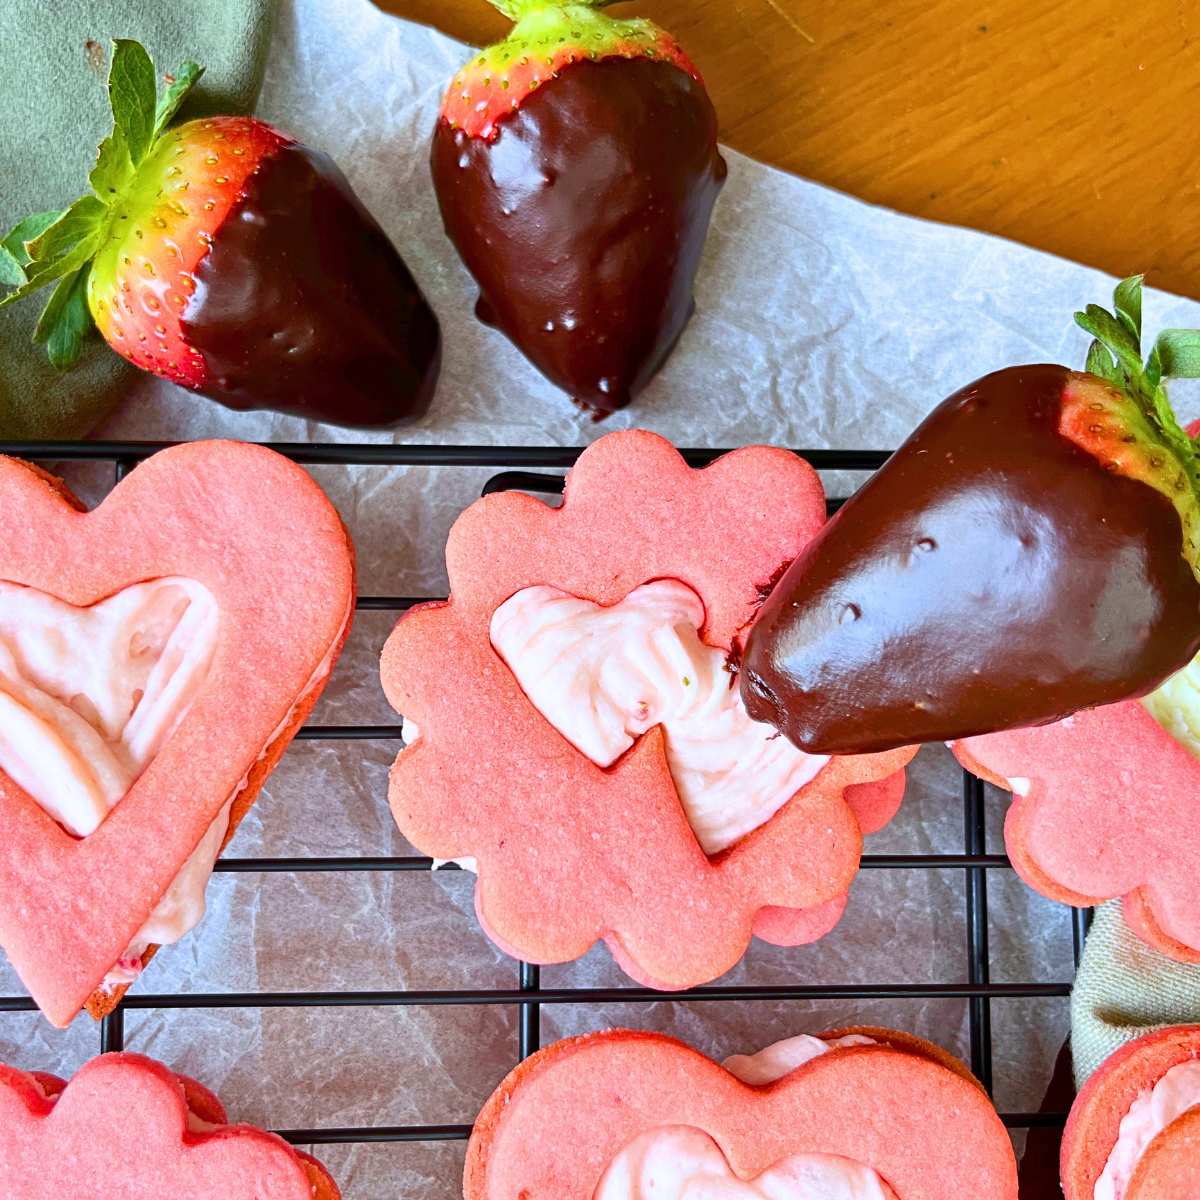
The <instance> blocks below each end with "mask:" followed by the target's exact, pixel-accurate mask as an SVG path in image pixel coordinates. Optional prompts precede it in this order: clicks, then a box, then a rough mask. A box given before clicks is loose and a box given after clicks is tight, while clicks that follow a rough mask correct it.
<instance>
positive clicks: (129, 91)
mask: <svg viewBox="0 0 1200 1200" xmlns="http://www.w3.org/2000/svg"><path fill="white" fill-rule="evenodd" d="M108 97H109V100H110V102H111V103H112V112H113V129H114V130H115V132H117V133H118V134H120V135H121V137H122V138H123V139H124V142H125V145H126V146H127V147H128V149H129V158H130V161H131V162H132V163H133V165H134V166H135V167H137V166H138V165H139V164H140V163H141V161H142V159H144V158H145V157H146V152H147V151H148V150H149V149H150V143H151V141H152V140H153V138H154V118H155V111H156V109H157V106H158V81H157V79H156V78H155V75H154V64H153V63H152V62H151V61H150V55H149V54H147V53H146V49H145V47H144V46H143V45H142V44H141V43H140V42H134V41H130V40H129V39H128V38H117V39H116V40H115V41H114V42H113V53H112V64H111V65H110V67H109V70H108Z"/></svg>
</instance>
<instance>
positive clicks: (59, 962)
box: [0, 442, 354, 1025]
mask: <svg viewBox="0 0 1200 1200" xmlns="http://www.w3.org/2000/svg"><path fill="white" fill-rule="evenodd" d="M0 584H4V585H8V587H7V588H6V589H5V590H6V591H7V592H8V594H9V597H10V601H12V602H14V603H15V600H21V599H24V600H26V601H30V602H31V603H32V605H33V608H34V609H38V610H39V611H43V610H44V609H45V608H46V607H47V606H48V607H49V608H54V606H55V605H56V604H57V605H62V606H70V608H74V609H76V610H82V611H81V612H79V613H77V614H76V615H75V617H74V618H68V619H67V626H68V627H73V629H74V632H75V633H78V632H79V629H80V623H82V626H83V627H86V626H87V625H88V623H89V616H88V615H87V614H88V613H89V612H90V614H91V619H93V620H94V619H96V618H97V614H99V615H100V616H103V617H105V618H114V615H115V614H116V613H117V612H118V611H119V610H120V608H121V606H122V605H123V604H129V605H130V606H131V608H133V609H136V608H137V607H138V605H139V604H140V602H141V601H142V600H147V601H148V602H150V603H151V609H150V610H147V613H146V615H148V616H150V617H152V619H151V620H150V626H153V627H154V629H155V630H157V632H155V633H153V634H152V635H151V640H152V641H155V642H156V644H157V643H159V642H161V645H162V649H163V654H162V655H161V656H160V657H159V659H158V662H157V664H156V666H155V667H154V668H152V669H151V670H150V672H149V673H147V675H146V684H147V685H148V686H149V685H151V683H152V682H153V686H154V687H156V688H157V687H158V685H159V684H160V683H161V684H162V685H163V687H164V688H166V690H167V691H168V692H169V691H170V690H171V688H181V689H183V690H185V691H186V690H188V688H187V687H185V686H184V685H185V684H188V683H189V681H190V684H192V685H194V689H193V694H192V695H191V698H190V700H185V702H184V703H183V704H181V705H178V706H177V707H178V711H177V712H176V713H175V717H176V718H177V719H172V717H171V716H170V715H168V716H167V718H166V723H167V726H169V729H168V728H167V727H166V726H164V727H162V728H160V729H159V730H158V731H157V733H155V732H154V731H153V730H152V729H151V728H150V727H149V726H147V727H146V728H144V729H143V728H142V727H141V725H140V723H135V722H137V718H138V714H139V713H140V712H141V705H140V704H138V705H135V706H133V708H131V709H130V716H131V718H133V719H132V720H131V721H130V722H128V723H126V724H125V725H122V722H121V715H120V710H121V708H122V703H121V702H120V701H117V702H115V703H114V705H113V707H112V708H111V709H108V700H107V699H106V696H105V692H106V687H105V686H104V685H100V684H98V685H97V686H96V687H95V688H93V689H92V693H91V694H92V699H91V700H86V697H87V696H88V694H89V693H88V691H87V690H81V691H79V692H73V693H72V695H71V697H69V698H68V701H74V702H75V706H76V707H75V711H76V712H77V713H78V712H79V709H80V708H82V709H83V711H84V713H85V714H86V720H85V722H84V723H86V724H89V725H90V724H91V722H92V721H93V720H95V721H96V722H97V724H96V725H95V726H92V728H93V732H95V729H96V728H106V729H108V730H109V731H110V732H112V733H117V732H118V730H119V729H124V732H125V734H126V735H127V736H130V737H132V736H133V735H136V738H135V739H134V740H135V746H136V749H135V753H134V754H133V755H132V756H130V755H129V751H130V744H129V743H128V742H125V741H123V740H122V739H121V738H120V737H119V736H118V737H116V738H114V739H112V740H111V742H110V745H109V747H108V749H109V751H110V752H111V753H112V755H113V756H115V758H116V759H117V760H118V762H119V761H120V760H121V759H122V758H124V759H125V763H124V768H125V770H126V771H127V772H128V774H129V776H130V777H131V780H132V782H131V783H130V785H129V786H128V787H127V789H126V790H125V792H124V794H123V795H122V796H121V797H120V798H119V801H118V802H117V803H116V804H115V806H110V807H108V808H107V810H106V814H101V813H100V812H99V808H100V807H101V806H102V805H101V804H100V803H99V802H97V801H96V800H95V795H96V793H93V794H92V795H93V799H92V801H91V802H90V803H91V805H92V808H91V812H92V816H93V817H95V816H97V815H100V816H102V820H100V822H99V824H97V825H95V826H94V827H93V828H92V829H91V832H88V833H87V834H86V836H83V837H78V836H75V834H74V833H71V832H68V831H67V829H66V828H64V827H63V825H60V824H59V822H58V820H56V818H55V817H54V816H53V815H51V811H47V808H49V809H51V810H52V811H53V810H54V808H55V805H56V804H57V806H58V807H59V808H60V809H61V808H63V807H65V805H64V796H65V794H66V793H65V792H58V791H56V793H55V794H56V800H55V801H54V802H53V803H50V804H48V805H47V806H46V807H43V805H42V804H41V803H39V801H38V799H37V798H36V797H35V796H34V795H32V794H30V791H29V790H27V789H26V788H25V787H24V786H22V785H21V783H19V782H18V781H17V780H16V779H14V778H13V777H12V775H11V774H10V773H9V772H8V771H6V770H0V828H3V830H4V837H3V838H2V839H0V945H2V946H3V948H4V949H5V951H6V952H7V954H8V956H9V959H10V960H11V962H12V964H13V966H14V967H15V968H16V970H17V972H18V974H19V975H20V976H21V978H22V980H23V981H24V983H25V985H26V986H27V987H28V988H29V990H30V993H31V994H32V995H33V998H34V999H35V1000H36V1001H37V1003H38V1005H39V1006H40V1007H41V1008H42V1010H43V1012H44V1013H45V1014H46V1015H47V1017H48V1018H49V1019H50V1020H51V1021H53V1022H54V1023H55V1024H59V1025H65V1024H66V1023H68V1022H69V1021H70V1020H71V1019H72V1017H74V1016H75V1014H76V1013H77V1012H78V1011H79V1009H80V1007H81V1006H82V1005H83V1004H84V1003H85V1002H87V1003H89V1007H90V1008H91V1010H92V1011H93V1013H94V1014H96V1015H99V1014H100V1013H102V1012H103V1011H106V1010H107V1009H109V1008H111V1007H112V1005H113V1004H114V1003H115V1002H116V1000H117V999H119V995H120V990H121V989H120V988H119V987H114V988H112V989H110V990H109V991H106V992H103V993H102V992H99V991H98V990H97V989H98V988H99V987H100V984H101V982H102V981H103V980H104V979H105V977H106V975H107V973H108V972H109V970H110V969H111V968H112V967H113V965H114V964H116V963H117V962H118V960H120V959H121V958H122V956H123V955H124V954H125V953H126V951H127V950H128V949H129V948H130V946H131V944H133V943H134V941H135V937H136V935H137V934H138V932H139V931H140V930H142V929H143V928H144V927H146V926H147V922H148V918H149V917H150V916H151V914H152V912H154V910H155V909H156V906H158V905H159V903H160V902H162V901H163V899H164V897H165V896H166V895H167V893H168V891H169V890H170V889H171V887H172V884H173V883H174V881H175V880H176V879H177V878H178V877H179V876H180V874H181V872H182V871H183V870H184V868H185V867H186V866H188V864H189V863H190V860H191V859H192V856H193V855H194V854H197V853H199V847H200V846H201V843H202V842H203V841H204V839H205V838H206V837H209V836H210V835H211V831H212V829H213V826H214V822H216V821H217V820H218V819H219V818H220V816H221V814H222V812H223V810H225V808H226V807H227V806H228V808H229V819H228V823H227V824H228V829H227V831H226V832H225V833H224V835H223V837H221V838H218V839H217V841H218V843H219V842H221V841H225V840H228V838H229V837H230V836H231V835H232V832H233V830H234V829H235V828H236V826H237V823H238V821H239V820H240V819H241V817H242V816H243V815H244V813H245V812H246V810H247V809H248V807H249V805H250V804H251V802H252V801H253V799H254V797H255V796H256V795H257V792H258V790H259V788H260V787H261V785H262V782H263V780H264V779H265V778H266V775H267V774H268V772H269V771H270V769H271V767H273V766H274V764H275V762H276V761H277V760H278V758H279V756H280V755H281V754H282V753H283V750H284V748H285V747H286V745H287V743H288V742H289V741H290V740H291V737H292V735H293V734H294V733H295V731H296V729H297V728H299V726H300V724H301V723H302V722H303V719H304V717H305V716H306V715H307V713H308V712H309V710H310V709H311V708H312V705H313V704H314V703H315V702H316V698H317V696H318V695H319V693H320V690H321V688H322V687H323V685H324V683H325V681H326V679H327V678H328V676H329V673H330V671H331V670H332V666H333V662H334V659H335V658H336V656H337V651H338V650H339V648H340V646H341V643H342V640H343V639H344V637H345V633H346V630H347V628H348V626H349V619H350V615H351V612H352V608H353V599H354V563H353V552H352V549H351V547H350V544H349V541H348V539H347V537H346V532H345V530H344V528H343V527H342V524H341V521H340V520H339V518H338V515H337V513H336V511H335V510H334V508H333V506H332V505H331V504H330V503H329V501H328V500H327V499H326V498H325V496H324V494H323V493H322V492H321V491H320V489H319V488H318V487H317V486H316V485H315V484H314V483H313V482H312V480H311V479H310V478H309V476H308V475H307V474H306V473H305V472H304V471H303V470H302V469H301V468H300V467H298V466H296V465H295V464H294V463H291V462H289V461H288V460H287V459H285V458H283V457H282V456H281V455H278V454H275V453H274V452H272V451H270V450H267V449H265V448H263V447H258V446H249V445H243V444H241V443H237V442H198V443H193V444H191V445H185V446H177V447H173V448H171V449H168V450H164V451H162V452H161V453H159V454H156V455H154V456H153V457H152V458H150V459H148V460H147V461H146V462H144V463H143V464H141V465H140V466H139V467H137V468H136V469H135V470H134V471H133V472H132V473H131V474H129V475H128V476H127V477H126V478H125V479H124V480H122V481H121V482H120V483H119V484H118V485H117V487H116V488H115V489H114V490H113V491H112V493H111V494H110V495H109V496H108V497H107V498H106V499H105V500H104V502H103V503H102V504H101V505H100V506H99V507H98V508H96V509H95V510H94V511H92V512H86V511H82V510H81V508H80V506H79V505H78V504H77V503H76V502H75V501H74V499H73V497H71V496H70V494H69V493H68V492H66V490H65V489H64V488H63V487H62V486H61V485H60V484H58V482H57V481H55V480H53V479H51V478H50V477H49V476H47V475H45V474H44V473H43V472H41V471H38V470H37V469H35V468H32V467H30V466H28V465H26V464H24V463H21V462H19V461H17V460H15V459H0ZM139 585H145V588H144V590H143V591H140V592H139V591H138V587H139ZM174 588H178V589H181V590H183V591H186V592H187V593H188V595H189V597H190V600H189V604H188V606H187V607H186V609H184V610H183V611H182V612H180V613H179V625H177V626H171V622H172V620H173V619H174V616H173V614H174V613H175V610H176V608H177V607H178V601H179V600H180V599H181V598H182V597H180V596H177V595H175V594H174V592H173V591H172V590H171V589H174ZM10 589H27V591H25V592H13V591H11V590H10ZM156 593H157V596H156ZM37 594H40V595H41V600H40V601H39V600H38V598H37ZM14 597H15V600H14ZM206 597H207V599H206ZM210 601H211V603H210ZM155 603H161V604H163V605H164V613H160V614H158V615H157V616H156V615H155V612H156V610H155V609H154V608H153V605H154V604H155ZM39 605H40V608H39ZM106 605H109V606H112V607H106ZM18 607H20V606H19V605H18ZM61 611H69V609H64V610H61ZM164 614H165V615H164ZM26 615H28V614H26ZM160 618H161V619H162V620H163V621H165V624H166V626H171V628H172V630H173V631H174V632H181V631H183V627H184V626H185V624H186V625H190V620H191V619H195V620H196V621H197V622H198V624H199V625H200V626H201V627H202V628H203V627H206V626H207V625H208V623H209V622H210V621H211V622H215V625H216V635H215V642H214V643H213V644H212V645H211V647H208V648H203V649H202V650H201V652H200V653H199V654H198V655H197V657H196V658H195V660H194V661H192V662H191V665H190V666H184V665H180V666H179V667H178V668H175V667H172V665H171V662H170V661H165V660H167V656H168V655H171V656H173V649H172V639H171V636H170V633H165V640H162V638H163V636H164V631H165V626H161V625H159V624H158V621H159V619H160ZM21 623H22V624H23V623H24V622H23V621H22V622H21ZM137 625H138V622H137V620H135V621H134V623H133V626H132V627H130V628H131V633H130V640H129V642H128V643H127V644H125V645H124V646H122V645H121V639H120V638H117V639H116V640H115V641H113V642H111V643H108V645H109V648H110V649H112V650H113V651H114V653H115V654H116V659H115V662H114V661H110V662H108V663H105V662H103V661H102V660H101V659H100V658H99V656H97V659H96V662H95V664H94V665H95V668H96V672H97V678H98V679H101V680H102V679H104V678H106V672H107V671H109V670H111V669H113V668H114V667H115V668H116V669H117V670H118V672H119V671H121V670H124V669H125V668H127V667H128V666H129V663H130V659H131V658H135V659H136V657H137V652H138V651H139V650H140V651H145V650H147V649H148V645H147V644H146V643H145V642H144V639H145V637H146V635H147V633H148V630H149V627H146V628H141V629H140V630H139V629H137V628H136V626H137ZM135 633H140V635H141V636H140V637H139V638H138V640H137V641H136V643H135V640H134V634H135ZM57 636H58V635H57V634H55V635H47V637H44V638H34V639H33V641H34V642H35V643H36V644H37V645H38V646H40V647H41V649H40V650H39V651H38V653H40V654H46V655H48V657H51V658H53V656H54V655H53V653H51V652H49V651H47V650H46V646H47V645H49V644H51V643H53V642H54V641H55V639H56V638H57ZM206 637H207V635H206V634H205V633H203V632H202V631H201V632H200V633H198V634H197V638H198V641H197V640H195V639H193V637H192V636H191V634H188V636H186V637H183V638H181V640H180V643H179V648H182V645H183V643H184V642H186V643H187V644H188V645H189V646H191V647H193V649H194V648H196V647H197V646H200V647H204V645H205V642H206ZM28 640H29V639H28V638H27V637H25V638H24V639H23V642H28ZM19 642H21V643H22V644H23V642H22V639H17V640H16V641H14V640H13V639H12V638H11V637H6V638H5V645H6V647H7V652H8V654H9V655H14V653H19V654H20V655H21V657H22V660H23V665H22V666H21V667H20V668H19V673H20V675H21V678H22V679H23V680H24V681H25V684H24V691H23V693H22V695H23V697H24V700H25V701H26V706H25V712H26V713H28V712H29V711H30V710H29V703H32V704H33V706H34V710H35V711H36V708H37V706H38V705H39V704H44V703H46V702H47V700H46V698H47V697H49V698H50V699H54V696H53V688H50V689H47V688H45V687H40V686H33V685H31V684H30V683H29V677H30V674H31V673H32V674H36V673H37V671H36V670H35V669H34V666H33V665H32V663H31V661H30V658H29V655H30V650H29V647H28V646H25V648H24V649H22V648H21V646H20V645H18V643H19ZM14 646H16V647H17V650H16V651H15V652H14V649H13V647H14ZM98 648H99V647H97V649H98ZM58 650H59V651H61V650H62V647H61V646H59V647H58ZM35 657H36V655H35ZM65 657H66V658H71V657H74V658H75V659H76V662H75V664H74V668H73V670H72V671H68V672H66V674H65V676H64V680H65V679H67V678H70V679H74V680H78V679H79V678H81V675H80V674H78V673H77V672H85V671H86V667H87V663H86V659H84V658H83V657H82V654H76V655H74V656H72V654H71V653H70V652H66V653H65ZM205 661H207V665H204V663H205ZM40 669H41V668H38V670H40ZM13 674H14V672H13V671H9V672H8V673H7V676H6V677H7V678H8V679H9V680H10V682H9V684H8V685H6V687H5V690H6V692H8V693H10V694H11V692H12V691H13V690H14V689H13V688H12V686H11V678H12V676H13ZM135 674H136V672H135ZM201 676H203V678H200V677H201ZM168 681H169V682H168ZM71 686H73V685H72V684H70V683H64V689H63V690H64V691H65V690H69V689H70V687H71ZM116 690H117V691H118V692H119V691H120V690H121V689H116ZM134 690H135V691H136V688H135V689H134ZM37 692H40V693H41V695H42V699H40V700H39V699H37V698H36V696H35V695H34V694H35V693H37ZM147 695H149V692H147ZM31 696H34V699H32V700H30V697H31ZM78 697H84V698H85V699H78ZM109 699H111V695H110V696H109ZM145 699H146V696H143V697H142V700H143V701H144V700H145ZM97 700H99V701H100V703H97ZM127 702H128V700H127V701H126V703H127ZM167 707H168V709H172V708H173V707H175V706H174V705H172V704H168V706H167ZM91 709H95V711H94V712H92V711H90V710H91ZM184 709H186V711H184ZM102 710H105V711H102ZM152 711H156V709H155V707H154V705H152V706H151V708H148V709H146V710H145V712H146V715H147V716H149V715H150V714H151V712H152ZM156 743H157V750H156V751H155V744H156ZM10 752H11V748H10ZM141 758H145V759H146V762H145V764H144V765H143V764H142V763H141V762H140V761H136V760H140V759H141ZM112 765H113V764H112V761H111V758H110V760H109V761H108V767H110V768H111V767H112ZM21 770H22V768H18V773H20V772H21ZM88 770H89V771H91V772H92V773H93V780H94V778H95V775H96V774H97V773H99V774H101V775H103V774H104V768H103V766H102V764H101V763H100V762H90V763H89V764H88ZM44 778H45V775H44V773H43V772H39V771H34V772H32V775H31V777H30V778H29V779H27V782H31V783H32V784H33V788H32V790H33V791H35V792H36V791H37V790H38V788H39V786H40V785H39V784H38V783H37V782H36V779H43V780H44ZM109 783H110V785H111V786H110V791H109V792H107V793H106V792H105V790H104V788H100V790H99V794H101V795H105V796H106V799H105V800H104V801H103V804H104V805H107V803H108V797H109V796H110V795H111V794H115V793H116V791H117V790H119V788H120V784H121V781H120V779H110V780H109ZM76 795H78V794H76ZM86 807H87V806H86V805H85V808H86ZM90 823H91V822H90V821H89V822H86V823H85V824H90ZM216 848H219V845H218V847H216ZM209 863H210V864H211V858H210V859H209ZM152 952H153V947H152V946H151V947H149V948H148V949H147V951H146V954H147V955H148V954H149V953H152ZM144 961H145V957H143V959H142V962H143V963H144ZM139 965H140V964H139ZM89 997H91V1000H90V1001H89Z"/></svg>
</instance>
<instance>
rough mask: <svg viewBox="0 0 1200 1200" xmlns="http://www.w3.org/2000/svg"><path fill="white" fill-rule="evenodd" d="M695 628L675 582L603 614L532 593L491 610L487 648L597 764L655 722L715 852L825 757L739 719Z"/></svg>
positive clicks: (722, 655)
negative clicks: (806, 752)
mask: <svg viewBox="0 0 1200 1200" xmlns="http://www.w3.org/2000/svg"><path fill="white" fill-rule="evenodd" d="M703 626H704V603H703V601H702V600H701V599H700V597H699V596H698V595H696V593H695V592H694V591H693V590H692V589H691V588H690V587H688V585H687V584H685V583H681V582H679V580H676V579H659V580H655V581H653V582H651V583H646V584H643V585H642V586H640V587H637V588H634V590H633V591H632V592H630V593H629V594H628V595H627V596H625V597H624V598H623V599H621V600H618V601H617V603H616V604H611V605H609V606H607V607H604V606H602V605H599V604H594V603H593V602H592V601H591V600H584V599H581V598H580V597H578V596H572V595H570V594H569V593H567V592H564V591H561V590H560V589H558V588H552V587H546V586H544V585H542V586H534V587H528V588H522V589H521V591H519V592H517V593H515V594H514V595H512V596H510V597H509V599H508V600H506V601H505V602H504V603H503V604H502V605H501V606H500V607H499V608H498V609H497V610H496V613H495V615H494V616H493V617H492V621H491V640H492V645H493V646H494V647H495V648H496V650H497V652H498V653H499V655H500V657H501V658H503V659H504V661H505V662H506V663H507V664H508V666H509V669H510V670H511V671H512V673H513V674H514V675H515V676H516V678H517V682H518V683H519V684H520V685H521V690H522V691H523V692H524V693H525V695H526V696H527V697H528V698H529V701H530V703H531V704H533V706H534V707H535V708H536V709H537V710H538V712H540V713H541V714H542V716H543V717H545V718H546V720H548V721H549V722H550V724H551V725H553V726H554V728H555V729H557V730H558V732H559V733H561V734H562V735H563V737H565V738H566V739H567V741H568V742H570V743H571V744H572V745H573V746H574V747H575V748H576V749H577V750H578V751H579V752H580V753H581V754H586V755H587V757H588V758H590V759H591V760H592V762H594V763H595V764H596V765H597V766H599V767H606V768H607V767H611V766H612V765H613V763H615V762H616V761H617V760H618V759H619V758H620V757H621V756H622V755H623V754H625V753H626V752H627V751H629V750H630V749H631V748H632V747H633V745H634V743H635V741H636V740H637V739H638V738H640V737H641V736H642V735H644V734H645V733H646V732H647V731H648V730H650V729H652V728H654V727H655V726H656V725H659V726H661V727H662V730H663V734H664V748H665V751H666V756H667V765H668V767H669V768H670V771H671V776H672V778H673V779H674V781H675V787H676V789H677V790H678V792H679V800H680V803H681V804H682V805H683V810H684V812H685V814H686V815H687V819H688V824H689V825H691V827H692V829H693V831H694V832H695V834H696V839H697V841H699V843H700V845H701V847H702V848H703V850H704V852H705V854H716V853H718V852H719V851H721V850H726V849H728V848H729V847H730V846H732V845H733V844H734V843H735V842H737V841H738V840H739V839H740V838H742V837H744V836H745V835H746V834H748V833H750V832H751V831H752V830H754V829H757V828H758V827H759V826H760V825H764V824H765V823H766V822H767V821H769V820H770V819H771V817H773V816H774V815H775V814H776V813H777V812H778V811H779V810H780V809H781V808H782V807H783V806H784V804H786V803H787V802H788V801H789V800H790V799H791V798H792V797H793V796H794V795H796V793H797V792H799V791H800V789H801V788H803V787H804V785H805V784H807V783H808V782H809V781H810V780H812V779H813V778H815V777H816V775H817V773H818V772H819V771H820V770H821V769H822V767H824V766H825V764H826V763H827V762H828V761H829V759H828V757H825V756H815V755H809V754H805V753H804V752H803V751H801V750H797V749H796V747H795V746H793V745H792V744H791V742H789V741H788V740H787V739H786V738H783V737H780V736H779V733H778V731H777V730H775V729H774V728H773V727H772V726H770V725H765V724H762V723H761V722H758V721H752V720H751V719H750V717H749V716H748V714H747V713H746V710H745V708H744V706H743V705H742V698H741V693H740V692H739V691H738V689H737V688H736V687H734V686H733V677H732V675H731V674H730V672H729V670H728V657H729V656H728V653H727V652H726V651H723V650H720V649H718V648H717V647H714V646H709V645H706V644H705V643H704V642H703V641H702V640H701V637H700V630H701V629H702V628H703Z"/></svg>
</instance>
